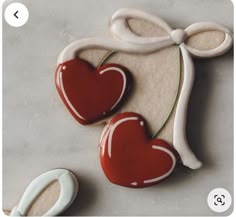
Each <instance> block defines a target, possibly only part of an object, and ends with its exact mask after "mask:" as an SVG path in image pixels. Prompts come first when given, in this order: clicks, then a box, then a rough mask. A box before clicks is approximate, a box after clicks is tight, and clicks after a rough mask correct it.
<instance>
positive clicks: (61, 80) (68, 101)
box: [59, 72, 86, 120]
mask: <svg viewBox="0 0 236 217" xmlns="http://www.w3.org/2000/svg"><path fill="white" fill-rule="evenodd" d="M62 76H63V73H62V72H59V81H60V87H61V90H62V94H63V96H64V98H65V100H66V102H67V104H68V106H69V107H70V109H71V110H72V111H73V112H74V114H75V115H76V116H77V117H78V118H80V119H82V120H86V119H85V118H84V117H83V116H82V115H80V114H79V112H78V111H77V110H76V109H75V108H74V106H73V105H72V103H71V102H70V100H69V98H68V97H67V95H66V92H65V89H64V85H63V79H62Z"/></svg>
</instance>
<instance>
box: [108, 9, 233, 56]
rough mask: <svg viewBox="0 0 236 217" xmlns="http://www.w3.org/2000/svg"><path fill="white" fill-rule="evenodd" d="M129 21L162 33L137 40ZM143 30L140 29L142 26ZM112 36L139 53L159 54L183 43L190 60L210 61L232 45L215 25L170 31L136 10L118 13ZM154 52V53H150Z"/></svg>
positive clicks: (227, 34)
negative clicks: (204, 59)
mask: <svg viewBox="0 0 236 217" xmlns="http://www.w3.org/2000/svg"><path fill="white" fill-rule="evenodd" d="M130 19H140V20H143V21H146V22H148V23H150V24H152V25H154V27H158V28H160V29H162V30H163V31H165V33H166V34H165V35H164V36H158V35H157V36H151V37H146V36H141V35H139V34H137V33H135V31H133V29H132V28H131V27H130V25H129V23H128V22H129V20H130ZM142 28H143V26H142ZM110 30H111V32H112V35H113V36H114V37H115V38H116V39H119V40H120V41H123V42H128V43H129V44H133V45H136V46H139V47H140V49H143V48H144V47H145V49H144V50H150V52H152V51H153V50H159V49H161V48H165V47H167V46H170V45H174V44H176V45H180V44H182V43H184V45H185V48H186V49H187V51H188V52H190V53H191V54H192V55H194V56H198V57H212V56H218V55H221V54H223V53H224V52H226V51H227V50H228V49H229V48H230V47H231V45H232V42H233V36H232V33H231V32H230V31H229V30H228V29H227V28H225V27H224V26H221V25H219V24H216V23H211V22H200V23H195V24H193V25H190V26H189V27H188V28H186V29H185V30H181V29H176V30H172V28H171V27H170V26H169V25H168V24H167V23H166V22H165V21H163V20H162V19H161V18H159V17H156V16H154V15H151V14H148V13H145V12H143V11H139V10H136V9H126V8H125V9H120V10H118V11H117V12H116V13H115V14H114V15H113V16H112V19H111V22H110ZM154 48H155V49H154Z"/></svg>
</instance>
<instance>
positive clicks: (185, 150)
mask: <svg viewBox="0 0 236 217" xmlns="http://www.w3.org/2000/svg"><path fill="white" fill-rule="evenodd" d="M180 49H181V53H182V57H183V63H184V70H183V72H184V80H183V84H182V88H181V92H180V95H179V100H178V103H177V107H176V114H175V119H174V135H173V145H174V147H175V149H176V151H177V152H178V153H179V155H180V158H181V160H182V162H183V164H184V165H186V166H188V167H190V168H191V169H197V168H200V167H201V165H202V163H201V162H200V161H199V160H198V159H197V158H196V156H195V155H194V154H193V152H192V151H191V149H190V147H189V145H188V142H187V139H186V131H185V130H186V129H185V128H186V114H187V109H188V102H189V98H190V94H191V90H192V86H193V82H194V65H193V62H192V58H191V56H190V54H189V53H188V52H187V50H186V49H185V47H184V44H181V45H180Z"/></svg>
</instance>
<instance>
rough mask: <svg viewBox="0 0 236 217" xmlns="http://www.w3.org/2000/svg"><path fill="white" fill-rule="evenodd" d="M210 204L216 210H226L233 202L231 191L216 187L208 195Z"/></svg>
mask: <svg viewBox="0 0 236 217" xmlns="http://www.w3.org/2000/svg"><path fill="white" fill-rule="evenodd" d="M207 203H208V206H209V207H210V208H211V210H213V211H214V212H225V211H227V210H228V209H229V207H230V206H231V203H232V198H231V195H230V193H229V192H228V191H227V190H226V189H224V188H215V189H214V190H212V191H211V192H210V193H209V195H208V197H207Z"/></svg>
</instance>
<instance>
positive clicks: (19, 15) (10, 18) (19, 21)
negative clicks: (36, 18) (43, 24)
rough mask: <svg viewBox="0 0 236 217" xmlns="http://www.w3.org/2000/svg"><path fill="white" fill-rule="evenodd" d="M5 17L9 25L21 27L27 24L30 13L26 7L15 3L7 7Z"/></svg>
mask: <svg viewBox="0 0 236 217" xmlns="http://www.w3.org/2000/svg"><path fill="white" fill-rule="evenodd" d="M4 17H5V20H6V22H7V23H8V24H9V25H11V26H13V27H20V26H23V25H24V24H25V23H26V22H27V20H28V18H29V11H28V9H27V7H26V6H25V5H23V4H21V3H18V2H15V3H12V4H9V5H8V6H7V8H6V10H5V13H4Z"/></svg>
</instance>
